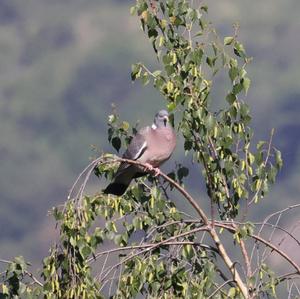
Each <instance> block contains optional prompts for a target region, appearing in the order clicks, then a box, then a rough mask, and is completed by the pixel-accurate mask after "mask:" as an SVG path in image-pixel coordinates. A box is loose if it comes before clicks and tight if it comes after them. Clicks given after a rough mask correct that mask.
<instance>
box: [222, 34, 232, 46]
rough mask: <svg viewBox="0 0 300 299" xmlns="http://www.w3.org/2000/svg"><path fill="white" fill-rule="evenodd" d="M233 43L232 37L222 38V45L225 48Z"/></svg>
mask: <svg viewBox="0 0 300 299" xmlns="http://www.w3.org/2000/svg"><path fill="white" fill-rule="evenodd" d="M233 41H234V37H233V36H226V37H225V38H224V45H225V46H228V45H231V44H232V42H233Z"/></svg>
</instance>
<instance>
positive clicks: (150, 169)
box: [146, 163, 160, 177]
mask: <svg viewBox="0 0 300 299" xmlns="http://www.w3.org/2000/svg"><path fill="white" fill-rule="evenodd" d="M146 170H148V171H150V172H153V173H154V176H155V177H157V176H159V175H160V169H159V168H158V167H153V166H152V165H151V164H149V163H146Z"/></svg>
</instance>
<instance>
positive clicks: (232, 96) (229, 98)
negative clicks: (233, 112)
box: [226, 92, 237, 105]
mask: <svg viewBox="0 0 300 299" xmlns="http://www.w3.org/2000/svg"><path fill="white" fill-rule="evenodd" d="M236 99H237V98H236V95H235V94H233V93H231V92H230V93H229V94H228V95H227V96H226V101H227V102H228V103H229V104H230V105H231V104H233V103H234V102H235V101H236Z"/></svg>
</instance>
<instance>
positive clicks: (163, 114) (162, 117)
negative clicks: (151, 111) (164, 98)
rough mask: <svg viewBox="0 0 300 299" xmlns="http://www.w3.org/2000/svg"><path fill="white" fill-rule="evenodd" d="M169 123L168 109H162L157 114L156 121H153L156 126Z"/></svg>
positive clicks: (165, 125)
mask: <svg viewBox="0 0 300 299" xmlns="http://www.w3.org/2000/svg"><path fill="white" fill-rule="evenodd" d="M168 123H169V113H168V111H166V110H160V111H158V112H157V113H156V114H155V117H154V123H153V125H154V127H155V128H162V127H167V125H168Z"/></svg>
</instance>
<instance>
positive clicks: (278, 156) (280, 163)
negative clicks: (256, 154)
mask: <svg viewBox="0 0 300 299" xmlns="http://www.w3.org/2000/svg"><path fill="white" fill-rule="evenodd" d="M274 151H275V161H276V165H277V167H278V169H281V168H282V166H283V161H282V157H281V152H280V151H279V150H277V149H276V148H274Z"/></svg>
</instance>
